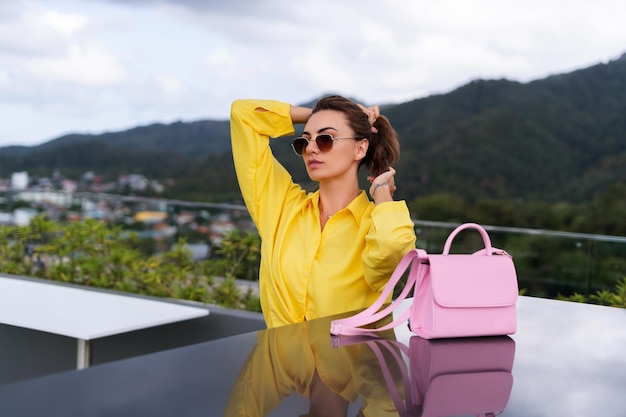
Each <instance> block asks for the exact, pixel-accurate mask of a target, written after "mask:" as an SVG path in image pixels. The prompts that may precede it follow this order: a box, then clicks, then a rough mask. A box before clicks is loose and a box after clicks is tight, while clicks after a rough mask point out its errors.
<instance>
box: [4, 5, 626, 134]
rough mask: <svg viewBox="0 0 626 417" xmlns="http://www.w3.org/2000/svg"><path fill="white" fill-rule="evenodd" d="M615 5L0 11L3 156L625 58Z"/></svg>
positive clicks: (621, 11) (620, 8)
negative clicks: (275, 109) (72, 140)
mask: <svg viewBox="0 0 626 417" xmlns="http://www.w3.org/2000/svg"><path fill="white" fill-rule="evenodd" d="M625 16H626V2H624V1H623V0H594V1H589V0H437V1H432V0H315V1H313V0H298V1H294V0H249V1H248V0H224V1H220V0H11V1H8V0H6V1H5V0H3V1H0V146H6V145H10V144H18V145H27V146H31V145H35V144H39V143H43V142H46V141H48V140H50V139H53V138H56V137H58V136H60V135H62V134H65V133H74V132H81V133H82V132H84V133H101V132H104V131H117V130H124V129H127V128H130V127H134V126H138V125H145V124H149V123H153V122H157V121H158V122H164V123H170V122H173V121H176V120H183V121H192V120H199V119H207V118H210V119H219V120H226V119H227V118H228V111H229V107H230V103H231V102H232V101H233V100H234V99H236V98H250V97H254V98H272V99H277V100H283V101H288V102H291V103H301V102H305V101H308V100H310V99H312V98H316V97H318V96H319V95H321V94H324V93H327V92H337V93H340V94H345V95H349V96H352V97H356V98H358V99H359V100H362V101H363V102H365V103H368V104H374V103H389V102H403V101H408V100H411V99H414V98H419V97H424V96H427V95H430V94H436V93H445V92H449V91H451V90H453V89H455V88H457V87H459V86H461V85H463V84H465V83H467V82H468V81H471V80H473V79H477V78H508V79H511V80H517V81H522V82H527V81H530V80H533V79H538V78H543V77H545V76H547V75H550V74H556V73H563V72H569V71H572V70H575V69H578V68H583V67H587V66H590V65H594V64H597V63H601V62H608V61H609V60H612V59H615V58H617V57H619V56H620V55H621V54H622V53H624V52H626V30H624V29H623V21H624V17H625Z"/></svg>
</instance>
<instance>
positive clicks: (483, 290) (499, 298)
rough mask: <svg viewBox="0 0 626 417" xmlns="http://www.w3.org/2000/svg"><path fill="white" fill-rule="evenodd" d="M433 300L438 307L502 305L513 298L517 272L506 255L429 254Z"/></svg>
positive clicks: (515, 299)
mask: <svg viewBox="0 0 626 417" xmlns="http://www.w3.org/2000/svg"><path fill="white" fill-rule="evenodd" d="M428 260H429V263H430V281H431V285H432V290H433V296H434V299H435V302H436V303H437V304H438V305H440V306H442V307H452V308H455V307H458V308H463V307H505V306H511V305H513V304H515V303H516V302H517V296H518V292H519V290H518V286H517V274H516V272H515V266H514V264H513V260H512V259H511V257H510V256H508V255H457V254H452V255H429V256H428Z"/></svg>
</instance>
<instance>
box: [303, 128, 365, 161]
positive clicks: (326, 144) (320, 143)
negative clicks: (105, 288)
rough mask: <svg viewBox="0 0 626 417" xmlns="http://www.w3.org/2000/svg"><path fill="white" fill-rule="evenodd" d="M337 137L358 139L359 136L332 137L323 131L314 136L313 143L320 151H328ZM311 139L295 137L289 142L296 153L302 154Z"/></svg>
mask: <svg viewBox="0 0 626 417" xmlns="http://www.w3.org/2000/svg"><path fill="white" fill-rule="evenodd" d="M339 139H360V138H334V137H332V136H331V135H329V134H327V133H325V134H323V135H318V136H317V137H316V138H315V144H316V145H317V148H318V149H319V150H320V152H328V151H330V150H331V149H332V147H333V143H334V141H336V140H339ZM310 140H311V139H307V138H305V137H299V138H295V139H294V140H293V142H291V147H292V148H293V151H294V152H295V153H296V155H300V156H302V155H303V154H304V150H305V149H306V147H307V145H308V144H309V141H310Z"/></svg>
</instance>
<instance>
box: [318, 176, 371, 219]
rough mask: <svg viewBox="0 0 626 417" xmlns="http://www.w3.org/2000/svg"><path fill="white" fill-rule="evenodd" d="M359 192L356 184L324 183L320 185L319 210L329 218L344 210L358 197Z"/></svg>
mask: <svg viewBox="0 0 626 417" xmlns="http://www.w3.org/2000/svg"><path fill="white" fill-rule="evenodd" d="M360 193H361V190H360V189H359V184H358V182H356V181H355V182H354V183H346V182H324V183H320V210H321V211H322V214H323V215H324V216H326V217H330V216H332V215H333V214H335V213H337V212H338V211H339V210H341V209H343V208H345V207H347V206H348V204H350V203H351V202H352V200H354V199H355V198H356V197H358V196H359V194H360Z"/></svg>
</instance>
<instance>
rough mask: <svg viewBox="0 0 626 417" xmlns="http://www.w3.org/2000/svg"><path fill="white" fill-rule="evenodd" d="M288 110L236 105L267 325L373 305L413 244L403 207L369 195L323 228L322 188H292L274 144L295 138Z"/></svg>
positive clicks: (237, 146)
mask: <svg viewBox="0 0 626 417" xmlns="http://www.w3.org/2000/svg"><path fill="white" fill-rule="evenodd" d="M259 110H264V111H259ZM289 110H290V105H289V104H287V103H281V102H277V101H269V100H238V101H235V102H234V103H233V105H232V108H231V138H232V148H233V158H234V162H235V169H236V172H237V178H238V181H239V187H240V189H241V193H242V195H243V198H244V200H245V204H246V206H247V208H248V210H249V212H250V215H251V217H252V220H253V221H254V223H255V225H256V227H257V230H258V232H259V236H260V237H261V242H262V243H261V265H260V273H259V287H260V297H261V307H262V310H263V315H264V317H265V322H266V324H267V326H268V327H276V326H281V325H285V324H290V323H297V322H302V321H304V320H310V319H314V318H317V317H323V316H329V315H332V314H337V313H341V312H346V311H352V310H357V309H361V308H364V307H367V306H369V305H370V304H372V303H373V302H374V301H375V300H376V299H377V298H378V296H379V294H380V292H381V291H382V289H383V288H384V285H385V283H386V282H387V281H388V279H389V277H390V275H391V273H392V272H393V270H394V269H395V267H396V265H397V264H398V262H399V261H400V259H401V258H402V256H403V255H404V254H405V253H406V252H408V251H409V250H410V249H412V248H414V247H415V231H414V228H413V222H412V220H411V217H410V214H409V210H408V207H407V205H406V203H405V202H404V201H391V202H386V203H381V204H378V205H375V204H374V203H373V202H371V201H370V200H369V199H368V198H367V195H366V194H365V191H361V194H360V195H359V196H358V197H356V198H355V199H354V200H353V201H352V202H351V203H350V204H349V205H348V207H346V208H345V209H343V210H340V211H339V212H337V213H336V214H334V215H333V216H332V217H331V218H330V219H329V220H328V222H327V223H326V225H325V227H324V230H321V227H320V211H319V191H317V192H314V193H307V192H306V191H305V190H303V189H302V188H301V187H300V186H299V185H298V184H295V183H294V182H293V180H292V178H291V175H290V174H289V173H288V172H287V170H286V169H285V168H284V167H283V166H282V165H281V164H280V163H279V162H278V161H277V160H276V159H275V158H274V156H273V154H272V152H271V149H270V146H269V138H270V137H272V138H276V137H280V136H285V135H291V134H293V133H294V127H293V123H292V120H291V117H290V115H289Z"/></svg>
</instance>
